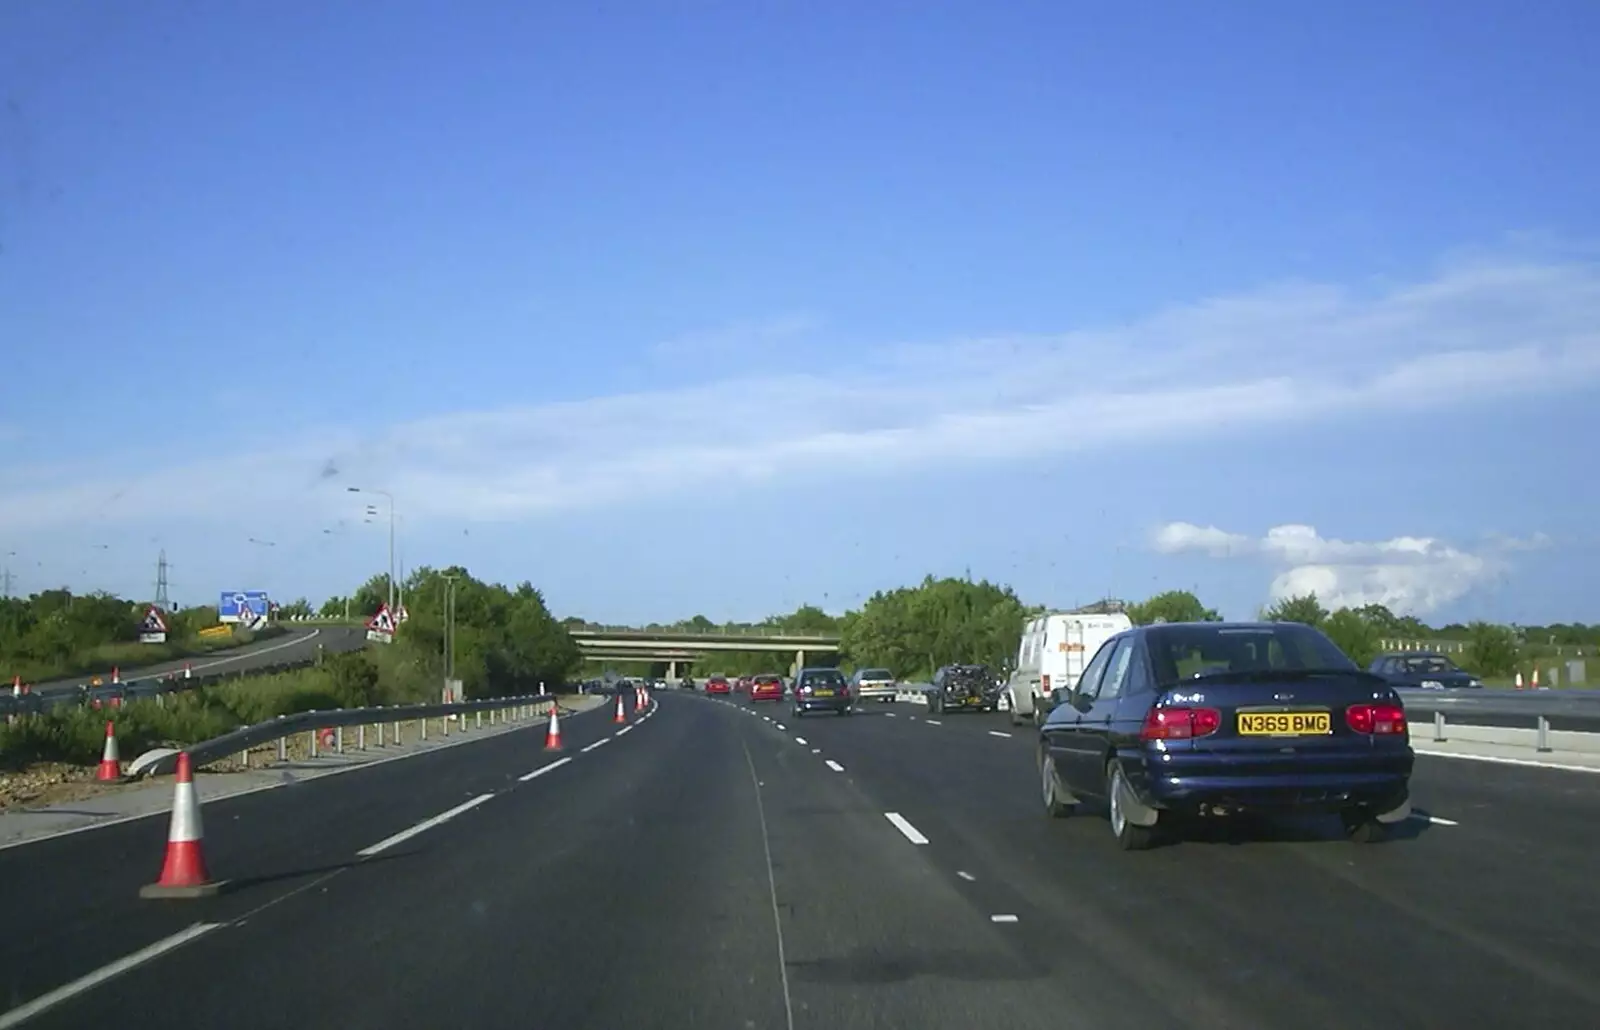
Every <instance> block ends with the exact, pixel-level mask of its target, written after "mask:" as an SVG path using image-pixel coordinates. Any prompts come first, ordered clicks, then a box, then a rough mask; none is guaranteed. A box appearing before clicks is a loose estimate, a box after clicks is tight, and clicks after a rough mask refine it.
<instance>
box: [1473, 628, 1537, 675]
mask: <svg viewBox="0 0 1600 1030" xmlns="http://www.w3.org/2000/svg"><path fill="white" fill-rule="evenodd" d="M1467 641H1468V642H1467V650H1466V652H1465V654H1464V655H1463V658H1464V661H1463V662H1462V664H1463V665H1465V666H1466V668H1467V669H1468V670H1469V671H1471V672H1475V673H1477V674H1478V675H1479V676H1509V675H1511V674H1512V673H1513V672H1514V671H1516V668H1517V663H1518V662H1519V661H1520V660H1521V658H1522V648H1521V646H1520V645H1519V644H1518V643H1517V634H1516V632H1515V631H1514V630H1512V629H1510V628H1509V627H1506V626H1496V625H1493V624H1492V623H1488V622H1474V623H1472V624H1471V625H1470V626H1468V627H1467Z"/></svg>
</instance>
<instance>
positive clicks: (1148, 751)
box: [1039, 622, 1414, 850]
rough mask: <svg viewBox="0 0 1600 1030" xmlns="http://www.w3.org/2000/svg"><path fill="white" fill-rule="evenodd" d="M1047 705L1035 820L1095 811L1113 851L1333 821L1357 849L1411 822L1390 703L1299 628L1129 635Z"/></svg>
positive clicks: (1400, 722) (1373, 683)
mask: <svg viewBox="0 0 1600 1030" xmlns="http://www.w3.org/2000/svg"><path fill="white" fill-rule="evenodd" d="M1052 701H1053V702H1055V703H1056V707H1055V708H1054V709H1053V710H1052V711H1051V712H1050V714H1049V716H1048V717H1047V718H1046V719H1045V721H1044V724H1043V726H1042V727H1041V728H1040V733H1039V768H1040V784H1041V790H1042V795H1043V801H1044V806H1045V809H1046V811H1047V812H1049V814H1051V815H1054V816H1064V815H1067V814H1069V813H1070V812H1071V811H1073V809H1074V807H1075V806H1076V805H1077V804H1078V802H1079V800H1080V799H1084V798H1093V799H1096V800H1097V801H1103V802H1104V803H1105V804H1106V805H1107V807H1108V808H1109V810H1110V816H1111V829H1112V832H1113V833H1114V834H1115V835H1116V838H1117V841H1118V843H1119V844H1120V845H1121V846H1122V847H1123V848H1125V849H1129V850H1133V849H1138V848H1145V847H1149V846H1150V845H1152V844H1154V843H1156V842H1157V840H1159V839H1160V837H1162V836H1164V835H1165V834H1166V833H1167V832H1168V831H1175V830H1176V829H1177V825H1176V824H1177V822H1178V821H1180V820H1182V819H1185V818H1190V817H1201V816H1207V817H1209V816H1224V817H1225V816H1231V815H1236V814H1240V813H1247V812H1260V813H1290V812H1333V813H1337V814H1338V815H1339V816H1340V817H1341V819H1342V820H1343V822H1344V825H1345V830H1346V832H1347V833H1348V834H1349V835H1350V837H1351V839H1353V840H1357V841H1370V840H1376V839H1378V838H1380V837H1382V836H1383V835H1384V828H1385V827H1387V826H1390V825H1393V824H1395V823H1398V822H1401V821H1402V820H1404V819H1406V818H1407V817H1408V816H1409V815H1410V814H1411V802H1410V778H1411V768H1412V764H1413V761H1414V758H1413V755H1412V751H1411V736H1410V732H1409V729H1408V727H1407V725H1406V714H1405V707H1404V705H1403V704H1402V702H1401V700H1400V696H1399V695H1398V694H1396V693H1395V692H1394V689H1393V688H1392V687H1390V686H1389V684H1388V683H1386V682H1384V681H1383V680H1382V679H1381V678H1380V677H1378V676H1375V675H1373V674H1371V673H1368V672H1364V671H1362V670H1361V669H1360V668H1359V667H1358V666H1357V665H1356V664H1355V663H1354V662H1352V661H1351V660H1350V659H1349V658H1348V657H1346V656H1345V654H1344V652H1342V651H1340V650H1339V648H1338V647H1337V646H1335V645H1334V643H1333V641H1331V640H1329V639H1328V638H1327V637H1326V636H1324V635H1323V634H1322V633H1321V632H1319V631H1318V630H1315V629H1313V628H1312V627H1310V626H1305V625H1301V624H1299V623H1288V622H1279V623H1226V622H1210V623H1168V624H1159V625H1152V626H1141V627H1138V628H1135V629H1132V630H1129V631H1127V632H1124V633H1120V634H1118V635H1117V636H1115V637H1112V638H1111V639H1110V640H1108V641H1106V643H1105V644H1104V645H1103V646H1102V647H1101V648H1100V649H1099V650H1098V651H1097V652H1095V655H1094V658H1093V659H1091V660H1090V662H1089V664H1088V665H1087V666H1086V667H1085V668H1084V671H1083V675H1082V676H1081V677H1080V678H1079V680H1078V684H1077V687H1076V688H1075V689H1071V690H1066V689H1058V690H1056V691H1053V692H1052Z"/></svg>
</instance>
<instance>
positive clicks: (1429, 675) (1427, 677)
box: [1367, 651, 1483, 690]
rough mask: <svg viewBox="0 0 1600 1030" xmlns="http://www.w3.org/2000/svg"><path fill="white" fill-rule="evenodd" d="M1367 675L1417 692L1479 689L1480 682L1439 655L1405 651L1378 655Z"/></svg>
mask: <svg viewBox="0 0 1600 1030" xmlns="http://www.w3.org/2000/svg"><path fill="white" fill-rule="evenodd" d="M1367 671H1368V672H1370V673H1372V674H1374V675H1377V676H1382V677H1383V678H1384V680H1385V681H1386V682H1387V683H1388V684H1389V685H1390V686H1391V687H1416V688H1417V689H1419V690H1469V689H1480V688H1482V686H1483V680H1481V679H1479V678H1478V677H1476V676H1474V675H1473V674H1472V673H1470V672H1468V671H1466V670H1465V669H1463V668H1461V667H1460V666H1458V665H1457V664H1456V663H1455V662H1452V661H1451V660H1450V659H1448V658H1446V657H1445V656H1444V655H1442V654H1432V653H1428V652H1421V651H1409V652H1405V653H1400V654H1380V655H1379V656H1378V657H1376V658H1374V659H1373V660H1372V664H1371V665H1369V666H1367Z"/></svg>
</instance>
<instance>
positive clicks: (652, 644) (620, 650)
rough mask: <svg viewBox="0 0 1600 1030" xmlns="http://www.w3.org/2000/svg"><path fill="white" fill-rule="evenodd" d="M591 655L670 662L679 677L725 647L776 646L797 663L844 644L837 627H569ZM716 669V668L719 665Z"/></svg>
mask: <svg viewBox="0 0 1600 1030" xmlns="http://www.w3.org/2000/svg"><path fill="white" fill-rule="evenodd" d="M567 632H568V633H569V634H570V635H571V636H572V639H573V640H574V641H576V642H577V645H578V648H579V650H581V651H582V652H583V656H584V659H585V660H586V661H613V662H666V663H667V678H668V679H676V678H677V676H678V665H679V664H680V663H686V664H703V663H704V662H706V661H708V660H711V659H714V657H715V656H716V654H717V653H718V652H719V651H720V652H724V653H726V652H733V651H745V652H748V651H770V652H772V653H773V654H774V655H775V656H776V655H784V656H785V657H788V656H791V655H792V656H793V661H794V668H795V669H799V668H801V667H802V666H804V665H805V664H806V654H807V653H808V652H809V653H811V654H832V653H834V652H836V651H838V650H839V635H838V634H837V633H775V632H771V631H768V630H752V631H738V630H712V631H710V632H705V633H699V632H695V631H693V630H643V629H617V628H611V627H605V626H587V627H581V628H578V629H571V630H568V631H567ZM713 671H714V670H713Z"/></svg>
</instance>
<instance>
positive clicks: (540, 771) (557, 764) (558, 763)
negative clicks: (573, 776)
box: [517, 755, 572, 783]
mask: <svg viewBox="0 0 1600 1030" xmlns="http://www.w3.org/2000/svg"><path fill="white" fill-rule="evenodd" d="M570 761H572V756H571V755H568V756H567V757H565V758H558V759H556V760H555V761H554V762H551V763H550V764H549V765H541V766H539V768H537V769H535V770H534V771H533V772H531V773H528V774H527V775H526V776H518V777H517V782H518V783H527V782H528V781H529V780H532V779H537V778H538V777H540V776H543V775H544V774H545V773H547V772H550V771H551V770H553V769H559V768H561V767H562V766H563V765H566V764H567V763H568V762H570Z"/></svg>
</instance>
